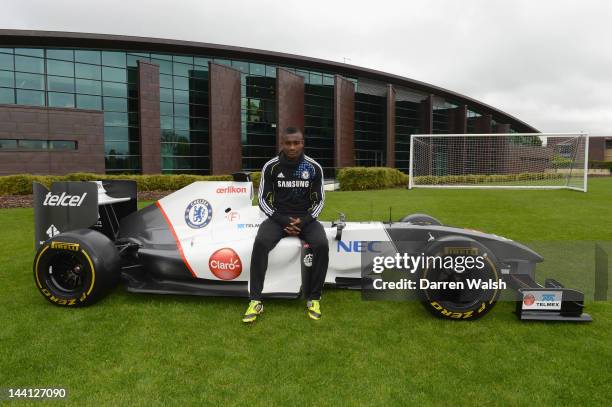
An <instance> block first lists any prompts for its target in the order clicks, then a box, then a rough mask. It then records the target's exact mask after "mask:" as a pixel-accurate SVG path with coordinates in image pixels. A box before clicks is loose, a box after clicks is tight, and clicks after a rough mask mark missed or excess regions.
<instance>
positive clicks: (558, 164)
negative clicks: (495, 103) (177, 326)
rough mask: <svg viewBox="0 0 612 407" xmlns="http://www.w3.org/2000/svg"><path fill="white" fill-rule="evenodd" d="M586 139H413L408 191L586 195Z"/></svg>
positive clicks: (521, 135)
mask: <svg viewBox="0 0 612 407" xmlns="http://www.w3.org/2000/svg"><path fill="white" fill-rule="evenodd" d="M588 154H589V137H588V135H587V134H586V133H564V134H560V133H556V134H547V133H508V134H414V135H412V136H411V137H410V173H409V175H410V176H409V188H411V189H412V188H535V189H537V188H540V189H561V188H567V189H574V190H578V191H583V192H586V190H587V173H588Z"/></svg>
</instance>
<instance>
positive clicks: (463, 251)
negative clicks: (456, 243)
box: [444, 247, 479, 256]
mask: <svg viewBox="0 0 612 407" xmlns="http://www.w3.org/2000/svg"><path fill="white" fill-rule="evenodd" d="M444 254H445V255H459V256H478V254H479V250H478V248H477V247H445V248H444Z"/></svg>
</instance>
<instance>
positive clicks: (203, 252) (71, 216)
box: [34, 173, 591, 321]
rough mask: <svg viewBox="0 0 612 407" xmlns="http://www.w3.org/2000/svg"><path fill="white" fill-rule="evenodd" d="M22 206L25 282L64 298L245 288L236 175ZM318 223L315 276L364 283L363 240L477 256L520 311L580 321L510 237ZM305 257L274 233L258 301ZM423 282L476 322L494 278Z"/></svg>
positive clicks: (564, 291)
mask: <svg viewBox="0 0 612 407" xmlns="http://www.w3.org/2000/svg"><path fill="white" fill-rule="evenodd" d="M34 213H35V245H36V248H37V253H36V256H35V258H34V279H35V283H36V287H37V288H38V290H39V291H40V292H41V293H42V295H43V296H44V297H45V298H46V299H47V300H49V301H50V302H51V303H53V304H55V305H58V306H64V307H79V306H84V305H89V304H92V303H94V302H96V301H97V300H100V299H101V298H103V297H104V296H105V295H106V294H108V293H109V292H110V290H111V289H112V288H113V287H115V286H116V285H117V284H118V283H119V282H121V281H122V282H123V283H124V284H125V286H126V287H127V291H128V292H133V293H156V294H184V295H201V296H235V297H248V295H249V287H248V286H249V274H250V273H249V267H250V261H251V252H252V248H253V240H254V238H255V236H256V234H257V230H258V227H259V225H260V223H261V222H262V221H263V220H264V219H265V218H266V215H265V214H264V213H263V212H262V211H261V210H260V209H259V207H258V206H256V205H253V184H252V183H251V181H250V177H249V174H248V173H236V174H234V180H233V181H224V182H216V181H202V182H195V183H193V184H190V185H188V186H186V187H185V188H183V189H180V190H178V191H176V192H174V193H172V194H170V195H168V196H166V197H164V198H162V199H160V200H158V201H157V202H155V204H152V205H150V206H147V207H145V208H143V209H141V210H138V209H137V194H136V184H135V182H133V181H122V180H117V181H84V182H56V183H54V184H53V185H52V187H51V190H50V191H49V190H47V188H46V187H45V186H43V185H41V184H35V185H34ZM321 223H322V225H323V226H324V229H325V231H326V234H327V237H328V243H329V267H328V271H327V276H326V280H325V282H326V285H329V286H335V287H340V288H350V289H364V290H365V289H368V287H369V288H372V284H374V283H375V281H374V280H375V278H374V277H376V275H373V274H371V273H369V274H368V273H364V270H365V269H368V267H369V265H367V264H365V265H364V264H363V263H364V259H365V257H364V256H363V254H364V253H363V252H364V251H367V249H368V248H372V247H373V242H376V244H382V246H385V245H386V246H385V247H390V248H392V250H393V251H396V252H400V251H401V252H402V253H410V254H414V255H415V256H419V255H420V256H423V255H440V254H444V255H449V256H457V255H460V254H465V253H471V254H478V255H481V256H484V258H486V261H485V262H484V265H485V267H484V268H483V269H482V270H480V277H481V278H483V279H485V280H488V281H504V282H506V283H507V285H508V286H509V287H510V288H512V289H513V290H512V293H513V295H515V297H513V300H514V301H516V304H517V305H516V307H517V308H516V313H517V315H518V317H519V318H520V319H522V320H556V321H590V320H591V317H590V316H589V315H588V314H585V313H583V307H584V295H583V293H581V292H579V291H576V290H571V289H568V288H564V287H563V286H562V285H561V284H560V283H558V282H557V281H555V280H546V282H545V283H544V285H540V284H538V283H537V282H536V280H535V267H536V264H537V263H539V262H541V261H543V258H542V257H541V256H540V255H538V254H537V253H536V252H534V251H533V250H531V249H529V248H528V247H526V246H524V245H522V244H520V243H517V242H514V241H512V240H510V239H506V238H503V237H500V236H496V235H492V234H486V233H482V232H478V231H474V230H470V229H463V228H457V227H449V226H444V225H442V224H441V223H440V222H439V221H437V220H436V219H435V218H433V217H430V216H427V215H424V214H413V215H409V216H406V217H404V218H403V219H402V220H401V221H399V222H345V220H344V216H343V215H341V216H340V219H339V220H337V221H335V222H321ZM377 247H380V246H377ZM311 264H312V253H311V252H310V251H309V248H308V247H307V245H306V244H304V242H302V241H300V239H299V238H297V237H287V238H285V239H282V240H281V241H280V242H279V244H278V245H277V246H276V247H275V248H274V249H273V250H272V251H271V252H270V257H269V265H268V271H267V275H266V280H265V284H264V290H263V295H264V298H299V297H300V296H301V293H302V291H304V290H303V288H304V287H303V285H302V282H303V281H307V280H308V279H307V278H303V277H304V276H306V275H307V274H306V273H308V271H309V267H310V266H311ZM436 267H437V268H436ZM369 270H370V271H371V270H372V268H371V267H370V268H369ZM415 275H416V276H418V277H420V278H424V277H426V278H428V279H429V281H433V282H436V283H448V282H461V281H462V280H465V279H467V278H469V277H470V276H469V273H458V272H456V271H455V270H453V269H451V270H448V269H445V268H444V267H441V266H434V267H430V268H426V267H423V268H422V269H420V270H418V272H417V273H415ZM373 276H374V277H373ZM432 286H433V288H431V287H427V288H424V289H422V290H420V291H419V295H418V298H419V299H420V300H421V301H422V303H423V305H424V306H425V308H426V309H427V310H428V311H430V312H431V313H433V314H434V315H436V316H438V317H441V318H445V319H452V320H473V319H477V318H479V317H482V316H483V315H485V314H486V313H488V312H489V311H490V310H491V308H493V306H494V305H495V303H496V301H497V300H498V299H499V297H500V290H499V288H498V287H496V286H495V285H489V286H484V287H479V288H470V289H468V288H466V289H463V290H452V291H449V290H446V289H441V288H439V287H440V286H441V284H432Z"/></svg>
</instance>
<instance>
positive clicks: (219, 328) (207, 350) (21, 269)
mask: <svg viewBox="0 0 612 407" xmlns="http://www.w3.org/2000/svg"><path fill="white" fill-rule="evenodd" d="M589 188H590V191H589V192H588V193H586V194H585V193H580V192H574V191H530V190H529V191H499V190H431V189H417V190H412V191H407V190H385V191H368V192H333V193H328V194H327V205H326V208H325V210H324V212H323V215H322V219H325V220H331V219H333V218H335V217H336V216H337V211H343V212H345V213H346V214H347V218H348V220H349V221H350V220H372V219H373V220H387V219H388V217H389V206H391V207H392V214H393V218H394V219H399V218H400V217H402V216H404V215H405V214H409V213H413V212H426V213H429V214H431V215H433V216H435V217H437V218H439V219H440V220H442V221H443V222H444V223H446V224H450V225H458V226H469V227H471V228H474V229H479V230H483V231H486V232H491V233H496V234H499V235H503V236H507V237H510V238H513V239H515V240H519V241H524V242H529V241H607V242H608V243H609V242H610V241H612V179H610V178H607V179H603V178H599V179H592V180H591V181H590V182H589ZM32 225H33V213H32V210H31V209H7V210H0V230H1V231H2V233H1V234H0V310H1V313H0V327H1V328H0V387H64V388H67V389H68V392H69V398H68V401H69V402H71V403H72V404H75V405H98V404H102V405H152V404H153V405H167V404H170V405H185V404H189V405H191V404H221V403H223V404H226V403H228V404H243V405H269V404H292V405H293V404H297V405H363V404H368V405H369V404H379V405H380V404H384V405H407V404H409V405H441V406H449V405H535V406H538V405H572V406H573V405H607V404H608V403H609V400H610V396H611V392H610V382H611V381H612V370H611V369H610V366H612V303H611V302H596V303H593V302H591V303H589V304H588V305H587V307H588V312H589V313H590V314H591V315H592V316H593V318H594V322H593V323H590V324H569V323H565V324H563V323H537V322H536V323H521V322H519V321H518V320H517V319H516V317H515V316H514V315H513V314H512V309H513V304H511V303H499V304H498V305H497V306H496V308H495V309H494V310H493V311H492V312H491V313H490V314H488V315H487V316H486V317H485V318H484V319H482V320H479V321H476V322H473V323H460V322H459V323H457V322H453V321H443V320H438V319H435V318H433V317H431V316H430V314H428V313H427V312H426V311H425V310H424V309H423V308H422V307H421V305H420V304H418V303H404V302H363V301H362V300H361V297H360V294H359V293H358V292H355V291H344V290H332V289H330V290H327V291H326V293H325V296H324V299H323V302H322V307H323V313H324V316H323V319H322V320H321V321H319V322H314V321H311V320H309V319H308V318H307V317H306V316H305V313H304V310H303V306H304V304H303V303H302V302H301V301H297V300H296V301H289V300H274V301H267V303H266V314H265V315H264V316H263V318H262V320H261V321H258V322H257V323H256V324H255V325H254V326H243V325H242V324H241V322H240V317H241V314H242V312H243V311H244V308H245V306H246V301H245V300H241V299H229V298H199V297H178V296H155V295H128V294H127V293H126V292H125V291H124V289H123V288H121V287H119V288H117V289H116V290H115V291H114V293H113V294H112V295H110V296H109V297H108V298H106V299H105V300H103V301H101V302H100V303H98V304H96V305H95V306H93V307H89V308H83V309H74V310H66V309H60V308H58V307H53V306H52V305H50V304H49V303H48V302H47V301H46V300H44V298H43V297H42V296H41V295H40V294H39V293H38V292H37V290H36V289H35V286H34V282H33V278H32V271H31V268H32V259H33V254H34V253H33V237H32V229H33V226H32ZM608 247H609V246H608ZM611 254H612V251H608V255H609V256H610V255H611ZM562 281H563V280H562ZM568 285H569V284H568ZM605 389H608V390H605Z"/></svg>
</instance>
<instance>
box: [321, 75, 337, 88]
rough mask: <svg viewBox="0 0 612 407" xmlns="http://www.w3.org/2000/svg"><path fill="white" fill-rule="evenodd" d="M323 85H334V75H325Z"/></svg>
mask: <svg viewBox="0 0 612 407" xmlns="http://www.w3.org/2000/svg"><path fill="white" fill-rule="evenodd" d="M323 85H326V86H334V77H333V76H332V75H323Z"/></svg>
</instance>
